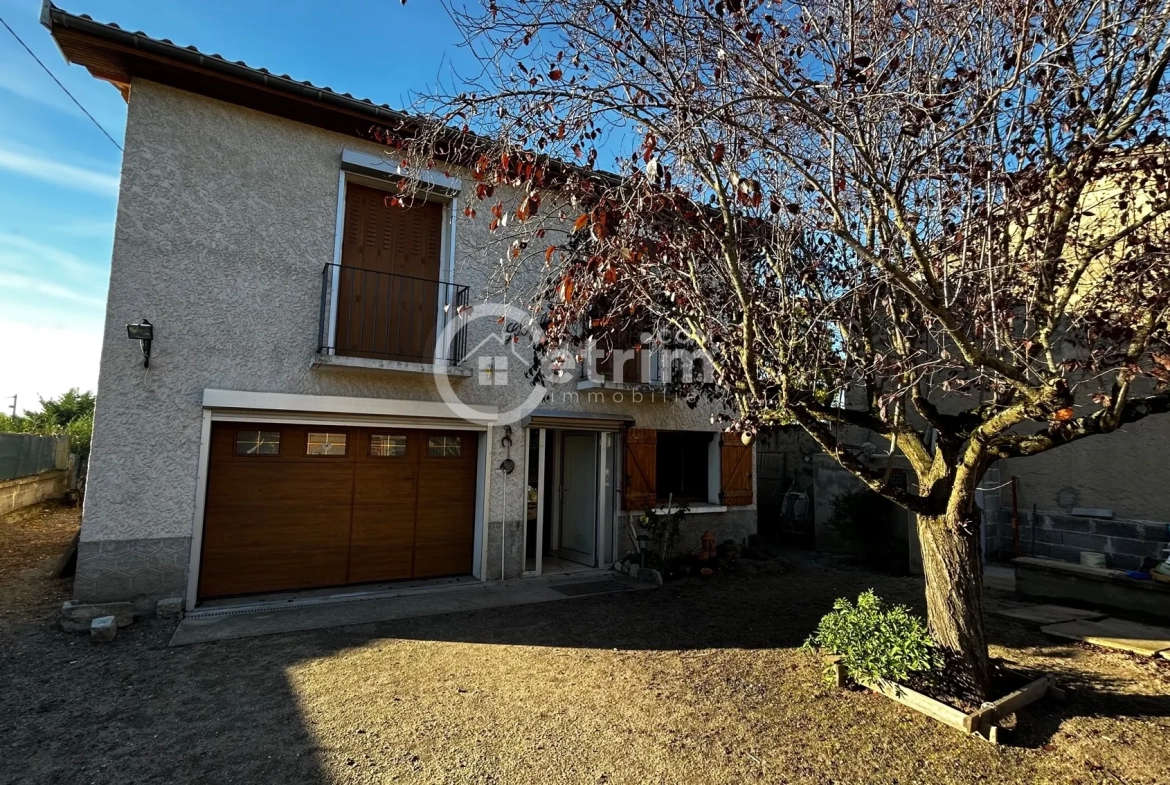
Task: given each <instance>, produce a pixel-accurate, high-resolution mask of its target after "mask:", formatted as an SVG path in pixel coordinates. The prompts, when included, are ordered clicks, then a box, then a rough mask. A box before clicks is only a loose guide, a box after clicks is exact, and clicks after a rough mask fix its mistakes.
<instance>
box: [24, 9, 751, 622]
mask: <svg viewBox="0 0 1170 785" xmlns="http://www.w3.org/2000/svg"><path fill="white" fill-rule="evenodd" d="M42 21H43V23H44V25H45V26H46V27H48V29H49V31H50V33H51V34H52V36H53V38H54V39H55V40H56V42H57V44H58V46H59V47H60V49H61V52H62V53H63V55H64V56H65V58H66V60H68V61H69V62H70V63H75V64H78V65H82V66H84V67H86V68H87V69H88V70H89V71H90V73H91V74H92V75H93V76H94V77H95V78H98V79H102V80H105V81H108V82H110V83H111V84H113V85H114V86H115V87H116V88H117V89H118V90H119V91H120V92H121V93H122V95H123V96H124V97H125V99H126V101H127V102H128V116H127V128H126V138H125V153H124V156H123V163H122V177H121V186H120V192H119V199H118V212H117V224H116V230H115V239H114V250H113V260H112V264H111V274H110V287H109V299H108V305H107V314H106V322H105V337H104V341H103V345H102V358H101V370H100V378H99V391H100V395H99V397H98V403H97V411H96V415H95V431H94V439H93V452H92V457H91V464H90V473H89V488H88V493H87V495H86V501H85V509H84V514H83V522H82V530H81V541H80V547H79V556H78V565H77V578H76V583H75V589H74V592H75V597H76V598H77V599H79V600H82V601H101V600H124V599H132V600H135V601H138V602H143V603H145V602H146V601H148V600H149V599H151V598H157V597H162V596H178V595H182V596H183V597H184V598H185V599H186V603H187V606H188V607H194V606H195V605H197V604H199V603H201V602H205V601H207V600H212V599H217V600H218V599H222V598H233V597H242V596H255V595H268V594H272V593H282V592H296V591H303V590H309V589H313V590H327V589H331V588H337V587H352V586H354V585H379V584H382V583H387V582H391V581H430V580H432V579H444V580H447V579H451V578H455V579H462V580H468V581H473V580H480V581H488V580H498V579H500V578H501V577H503V578H507V579H513V578H521V577H523V576H538V575H541V574H545V575H547V574H549V573H554V572H561V571H570V570H585V569H603V568H606V567H607V566H609V565H610V564H611V563H612V562H614V561H615V560H616V559H619V558H620V557H621V556H622V555H623V554H625V553H626V552H627V551H629V550H631V549H632V547H633V545H632V539H633V538H632V527H631V526H630V523H631V522H632V520H633V519H636V517H637V516H638V515H640V514H641V512H642V510H643V509H644V508H647V507H654V506H657V505H665V504H667V503H671V504H677V503H678V502H680V501H686V502H688V503H689V505H690V507H691V513H690V516H689V520H688V528H687V529H686V531H684V536H683V540H682V543H681V544H682V546H683V547H686V548H695V549H697V548H698V547H699V533H700V532H702V531H703V530H712V531H714V532H715V533H716V535H717V537H718V538H719V539H720V540H723V539H736V540H740V539H742V538H744V537H746V536H747V535H749V534H751V533H754V532H755V530H756V512H755V509H756V508H755V487H754V478H755V473H754V470H753V466H754V451H753V449H752V448H750V447H746V446H744V445H743V444H742V443H741V442H740V440H739V438H738V437H733V438H727V439H724V438H723V435H722V434H721V433H720V432H719V429H718V427H717V426H715V425H713V424H712V414H713V412H712V411H711V410H710V409H709V408H707V407H705V406H704V405H702V404H699V405H696V406H690V405H688V404H687V403H685V402H683V401H679V400H676V399H674V398H673V397H672V396H671V395H670V394H668V393H666V392H665V388H664V387H663V386H662V385H661V380H660V378H659V377H660V376H661V372H660V369H661V367H662V358H661V357H657V356H651V355H652V353H651V352H649V351H643V352H630V354H629V355H628V356H625V357H621V356H618V357H619V359H620V360H621V365H622V366H623V367H622V369H621V370H620V371H615V369H614V365H615V362H614V361H613V360H612V359H607V360H603V361H602V362H600V363H598V362H586V363H584V364H583V365H582V366H581V367H575V368H568V369H566V370H563V371H562V372H560V373H557V374H553V376H555V377H556V378H555V383H550V387H549V388H547V389H545V388H536V387H534V386H533V384H532V382H531V381H530V380H529V379H527V378H526V377H525V370H526V368H527V367H528V366H529V365H531V363H532V356H533V355H532V346H531V344H532V341H533V336H532V335H531V329H532V325H530V324H529V322H530V321H531V320H529V319H528V318H527V315H526V314H525V312H523V311H521V310H518V309H517V308H516V306H517V305H518V304H519V303H517V302H516V301H515V298H514V297H513V299H511V300H510V299H509V298H508V297H507V296H506V295H507V292H506V291H502V290H501V289H500V288H498V285H497V284H496V283H495V281H494V279H493V277H492V275H491V270H492V268H491V265H492V263H493V260H495V259H497V258H498V257H500V256H503V255H504V250H503V248H504V247H505V246H503V245H502V244H503V243H505V242H506V241H504V240H500V239H498V238H497V237H496V236H495V235H493V234H492V233H491V232H489V230H488V226H487V225H486V223H485V222H484V221H483V220H482V219H479V220H475V219H473V218H469V217H468V216H466V215H465V214H464V212H463V210H462V209H461V205H460V200H461V198H463V194H464V190H465V188H466V187H467V184H468V183H469V182H470V177H469V176H468V173H467V172H466V171H465V170H463V169H461V168H460V167H459V166H458V165H456V164H455V163H451V162H441V166H439V165H436V168H435V169H428V170H426V171H423V172H421V173H419V172H413V173H411V175H412V177H411V178H409V180H410V182H412V183H417V190H416V192H414V193H411V194H407V195H406V198H405V199H404V200H405V201H406V202H408V206H407V207H401V206H395V205H392V204H390V202H389V200H388V199H387V196H388V195H390V194H393V195H395V196H402V195H401V194H400V192H399V189H398V186H399V184H400V183H401V182H403V181H404V179H405V178H404V171H403V169H402V168H401V162H400V161H396V160H392V159H391V158H390V157H388V156H387V154H386V151H385V149H384V148H383V147H381V146H379V145H377V144H374V143H373V142H372V141H370V139H369V138H368V132H369V129H370V128H371V127H373V126H379V125H392V124H394V123H397V122H399V121H401V120H402V119H403V118H404V116H403V115H402V114H400V113H398V112H396V111H395V110H393V109H391V108H389V107H387V106H385V105H377V104H374V103H371V102H370V101H368V100H360V99H356V98H353V97H351V96H349V95H347V94H342V93H337V92H334V91H332V90H330V89H329V88H326V87H317V86H315V85H312V84H310V83H308V82H300V81H296V80H294V79H292V78H290V77H288V76H278V75H276V74H272V73H269V72H268V71H266V70H264V69H260V68H253V67H251V66H248V65H245V64H244V63H239V62H231V61H229V60H227V59H224V58H222V57H220V56H218V55H208V54H204V53H202V52H199V51H198V50H196V49H194V48H193V47H182V46H178V45H176V44H173V43H171V42H170V41H167V40H159V39H154V38H150V37H148V36H146V35H145V34H143V33H132V32H129V31H126V30H122V29H120V28H118V27H117V26H115V25H107V24H100V23H97V22H95V21H93V20H92V19H90V18H88V17H85V16H75V15H71V14H68V13H66V12H64V11H62V10H60V9H58V8H55V7H54V6H52V5H51V4H49V3H46V5H45V6H44V10H43V14H42ZM412 187H413V186H412ZM128 326H129V327H128ZM128 330H129V332H128ZM147 339H148V340H147ZM607 363H608V366H607ZM570 365H572V363H570ZM423 585H428V584H423ZM348 591H352V589H348Z"/></svg>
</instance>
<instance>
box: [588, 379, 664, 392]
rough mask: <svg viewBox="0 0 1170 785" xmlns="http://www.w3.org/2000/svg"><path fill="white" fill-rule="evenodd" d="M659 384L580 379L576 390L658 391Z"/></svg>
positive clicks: (660, 386)
mask: <svg viewBox="0 0 1170 785" xmlns="http://www.w3.org/2000/svg"><path fill="white" fill-rule="evenodd" d="M661 388H662V385H661V384H656V383H654V382H613V381H609V380H607V379H581V380H579V381H578V382H577V389H578V390H658V389H661Z"/></svg>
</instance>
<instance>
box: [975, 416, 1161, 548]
mask: <svg viewBox="0 0 1170 785" xmlns="http://www.w3.org/2000/svg"><path fill="white" fill-rule="evenodd" d="M996 469H998V471H999V477H1000V484H1001V486H1002V490H1001V492H1000V501H999V505H998V509H997V510H992V511H990V512H989V516H988V521H989V524H990V527H991V529H992V530H993V531H994V532H995V536H994V538H993V540H992V541H991V542H990V543H989V546H988V550H989V551H991V553H992V554H993V555H998V556H1001V557H1004V558H1006V557H1010V556H1011V555H1013V552H1012V548H1013V543H1012V528H1011V521H1012V499H1011V487H1010V485H1009V483H1010V482H1011V478H1012V477H1013V476H1014V477H1015V478H1016V481H1017V499H1018V502H1017V505H1018V515H1019V526H1020V553H1021V554H1023V555H1025V556H1033V555H1034V556H1045V557H1050V558H1055V559H1062V560H1064V561H1072V562H1075V561H1078V560H1079V559H1080V554H1081V552H1082V551H1095V552H1098V553H1104V554H1105V556H1106V563H1107V564H1108V565H1109V566H1110V567H1116V568H1118V569H1127V570H1134V569H1138V568H1139V567H1141V565H1142V563H1143V562H1144V561H1145V560H1146V559H1150V558H1166V556H1167V553H1165V549H1166V548H1167V547H1170V415H1154V416H1152V417H1148V418H1146V419H1144V420H1139V421H1138V422H1135V423H1130V424H1128V425H1125V426H1123V427H1122V428H1121V429H1120V430H1118V431H1116V432H1114V433H1111V434H1106V435H1104V436H1092V437H1090V438H1087V439H1083V440H1081V441H1078V442H1073V443H1072V444H1068V445H1064V446H1062V447H1058V448H1056V449H1054V450H1050V451H1048V452H1045V453H1041V454H1039V455H1033V456H1029V457H1027V458H1013V459H1011V460H1006V461H999V462H998V463H997V464H996ZM1033 509H1035V510H1036V528H1035V531H1033V528H1032V511H1033ZM1033 535H1035V536H1033Z"/></svg>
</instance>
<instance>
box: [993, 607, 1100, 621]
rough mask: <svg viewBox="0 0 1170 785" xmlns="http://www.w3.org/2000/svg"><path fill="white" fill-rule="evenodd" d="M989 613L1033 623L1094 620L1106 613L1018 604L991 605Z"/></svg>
mask: <svg viewBox="0 0 1170 785" xmlns="http://www.w3.org/2000/svg"><path fill="white" fill-rule="evenodd" d="M988 612H989V613H994V614H995V615H996V616H1007V617H1008V618H1011V619H1020V620H1021V621H1030V622H1033V623H1035V624H1059V623H1060V622H1065V621H1076V620H1077V619H1086V620H1090V621H1092V620H1095V619H1104V618H1105V617H1106V614H1104V613H1100V612H1098V611H1084V610H1081V609H1080V608H1067V607H1065V606H1064V605H1020V606H1016V607H1011V606H1001V607H991V608H989V609H988Z"/></svg>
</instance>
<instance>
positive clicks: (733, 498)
mask: <svg viewBox="0 0 1170 785" xmlns="http://www.w3.org/2000/svg"><path fill="white" fill-rule="evenodd" d="M719 453H720V455H719V459H720V467H719V477H720V485H721V488H722V490H720V492H719V499H720V501H722V502H723V503H724V504H726V505H727V506H729V507H730V506H739V505H744V504H751V503H752V447H751V445H745V444H743V443H742V442H741V441H740V440H739V437H737V436H735V435H734V434H731V435H728V434H724V436H723V438H722V440H721V441H720V447H719Z"/></svg>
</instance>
